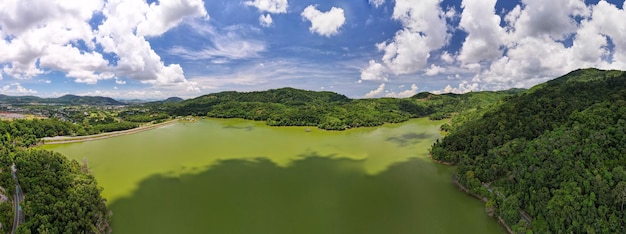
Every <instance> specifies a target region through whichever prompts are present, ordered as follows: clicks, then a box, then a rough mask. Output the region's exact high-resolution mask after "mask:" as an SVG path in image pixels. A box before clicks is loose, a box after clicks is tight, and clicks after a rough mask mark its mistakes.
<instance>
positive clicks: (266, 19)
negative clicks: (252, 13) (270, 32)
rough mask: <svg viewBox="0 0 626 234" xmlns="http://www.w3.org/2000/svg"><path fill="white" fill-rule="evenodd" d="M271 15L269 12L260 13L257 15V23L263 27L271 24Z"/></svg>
mask: <svg viewBox="0 0 626 234" xmlns="http://www.w3.org/2000/svg"><path fill="white" fill-rule="evenodd" d="M272 22H273V20H272V16H271V15H270V14H266V15H260V16H259V24H260V25H261V26H263V27H269V26H271V25H272Z"/></svg>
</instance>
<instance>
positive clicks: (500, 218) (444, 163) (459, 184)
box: [429, 154, 515, 234]
mask: <svg viewBox="0 0 626 234" xmlns="http://www.w3.org/2000/svg"><path fill="white" fill-rule="evenodd" d="M432 156H433V155H432V154H430V155H429V157H430V159H431V160H432V161H433V162H435V163H438V164H441V165H446V166H454V165H452V164H451V163H446V162H441V161H439V160H435V159H433V157H432ZM452 183H453V184H454V185H455V186H456V187H457V188H458V189H459V190H461V191H463V192H464V193H465V194H467V195H470V196H472V197H474V198H476V199H478V200H480V201H481V202H483V204H485V203H487V198H486V197H481V196H479V195H478V194H475V193H473V192H472V191H470V190H469V189H467V188H466V187H465V186H463V185H462V184H461V183H459V181H458V180H457V179H456V175H454V176H453V178H452ZM492 217H493V218H495V219H496V220H497V221H498V224H500V226H502V227H503V228H504V230H506V232H507V233H509V234H515V232H513V230H512V229H511V227H509V225H507V224H506V223H505V222H504V220H503V219H502V217H500V216H499V215H497V216H492Z"/></svg>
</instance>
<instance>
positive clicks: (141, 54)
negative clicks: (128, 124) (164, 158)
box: [0, 0, 626, 99]
mask: <svg viewBox="0 0 626 234" xmlns="http://www.w3.org/2000/svg"><path fill="white" fill-rule="evenodd" d="M623 8H624V1H623V0H621V1H618V0H611V1H583V0H554V1H544V0H522V1H505V0H498V1H497V0H444V1H441V0H343V1H340V0H339V1H330V0H319V1H314V0H300V1H291V0H241V1H237V0H235V1H233V0H206V1H201V0H161V1H153V0H150V1H145V0H110V1H103V0H83V1H65V2H63V1H61V2H60V3H58V2H53V1H47V0H7V1H2V2H0V38H2V39H3V40H0V78H1V79H0V93H2V94H7V95H36V96H60V95H63V94H67V93H72V94H79V95H101V96H110V97H114V98H149V99H160V98H166V97H169V96H180V97H184V98H190V97H195V96H200V95H202V94H207V93H213V92H219V91H225V90H237V91H253V90H266V89H271V88H280V87H295V88H300V89H307V90H326V91H334V92H338V93H341V94H345V95H347V96H349V97H354V98H363V97H383V96H389V97H406V96H411V95H413V94H415V93H417V92H422V91H430V92H456V93H463V92H469V91H480V90H500V89H508V88H513V87H524V88H527V87H531V86H532V85H535V84H537V83H540V82H544V81H546V80H548V79H551V78H554V77H557V76H560V75H563V74H565V73H567V72H568V71H571V70H574V69H578V68H586V67H597V68H601V69H621V70H626V61H625V60H626V25H625V24H623V23H622V22H624V20H626V11H624V10H623Z"/></svg>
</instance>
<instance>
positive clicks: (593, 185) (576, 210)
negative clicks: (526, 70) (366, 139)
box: [431, 69, 626, 233]
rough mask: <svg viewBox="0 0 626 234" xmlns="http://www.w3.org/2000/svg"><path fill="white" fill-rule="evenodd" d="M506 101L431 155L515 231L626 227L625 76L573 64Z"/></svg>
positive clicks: (457, 128)
mask: <svg viewBox="0 0 626 234" xmlns="http://www.w3.org/2000/svg"><path fill="white" fill-rule="evenodd" d="M506 99H507V100H506V101H505V102H502V103H501V104H498V105H494V106H492V107H491V108H489V109H485V110H483V111H482V113H481V114H479V115H473V116H469V117H467V116H466V117H464V120H463V123H462V124H457V125H454V124H453V126H451V127H450V129H449V130H450V133H449V134H448V135H447V136H446V137H445V138H444V139H443V140H441V141H437V142H436V143H435V144H434V145H433V147H432V149H431V152H432V157H433V158H434V159H435V160H439V161H442V162H446V163H451V164H456V165H458V169H457V172H456V176H455V180H456V181H457V182H458V183H459V184H461V185H462V186H464V187H465V188H467V189H468V190H470V191H471V193H473V194H475V195H476V196H478V197H481V198H483V199H485V200H486V201H487V202H486V209H487V211H488V212H489V213H490V214H493V215H496V216H498V217H500V219H501V220H502V221H503V222H505V223H506V224H507V225H509V226H511V227H512V228H513V229H514V230H513V231H515V232H527V231H532V232H535V233H626V212H625V211H624V208H626V207H625V205H626V169H625V168H624V167H626V144H625V143H624V142H626V73H624V72H621V71H601V70H596V69H586V70H577V71H574V72H571V73H570V74H567V75H565V76H563V77H560V78H557V79H555V80H552V81H549V82H547V83H544V84H540V85H538V86H535V87H533V88H532V89H530V90H528V91H526V92H521V93H519V94H516V95H514V96H511V97H508V98H506ZM460 116H462V115H460ZM453 122H454V121H453Z"/></svg>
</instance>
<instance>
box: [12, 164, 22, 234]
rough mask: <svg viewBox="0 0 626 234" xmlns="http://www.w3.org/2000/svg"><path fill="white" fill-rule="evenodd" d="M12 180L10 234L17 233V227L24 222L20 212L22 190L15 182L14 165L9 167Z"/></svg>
mask: <svg viewBox="0 0 626 234" xmlns="http://www.w3.org/2000/svg"><path fill="white" fill-rule="evenodd" d="M11 169H12V174H13V180H15V195H13V210H14V212H13V214H15V216H14V217H13V230H12V231H11V233H15V232H16V231H17V226H19V225H20V224H21V223H23V222H24V213H23V212H22V205H20V203H22V201H23V200H24V194H23V193H22V188H21V187H20V183H19V182H18V181H17V169H16V168H15V164H13V166H12V167H11Z"/></svg>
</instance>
